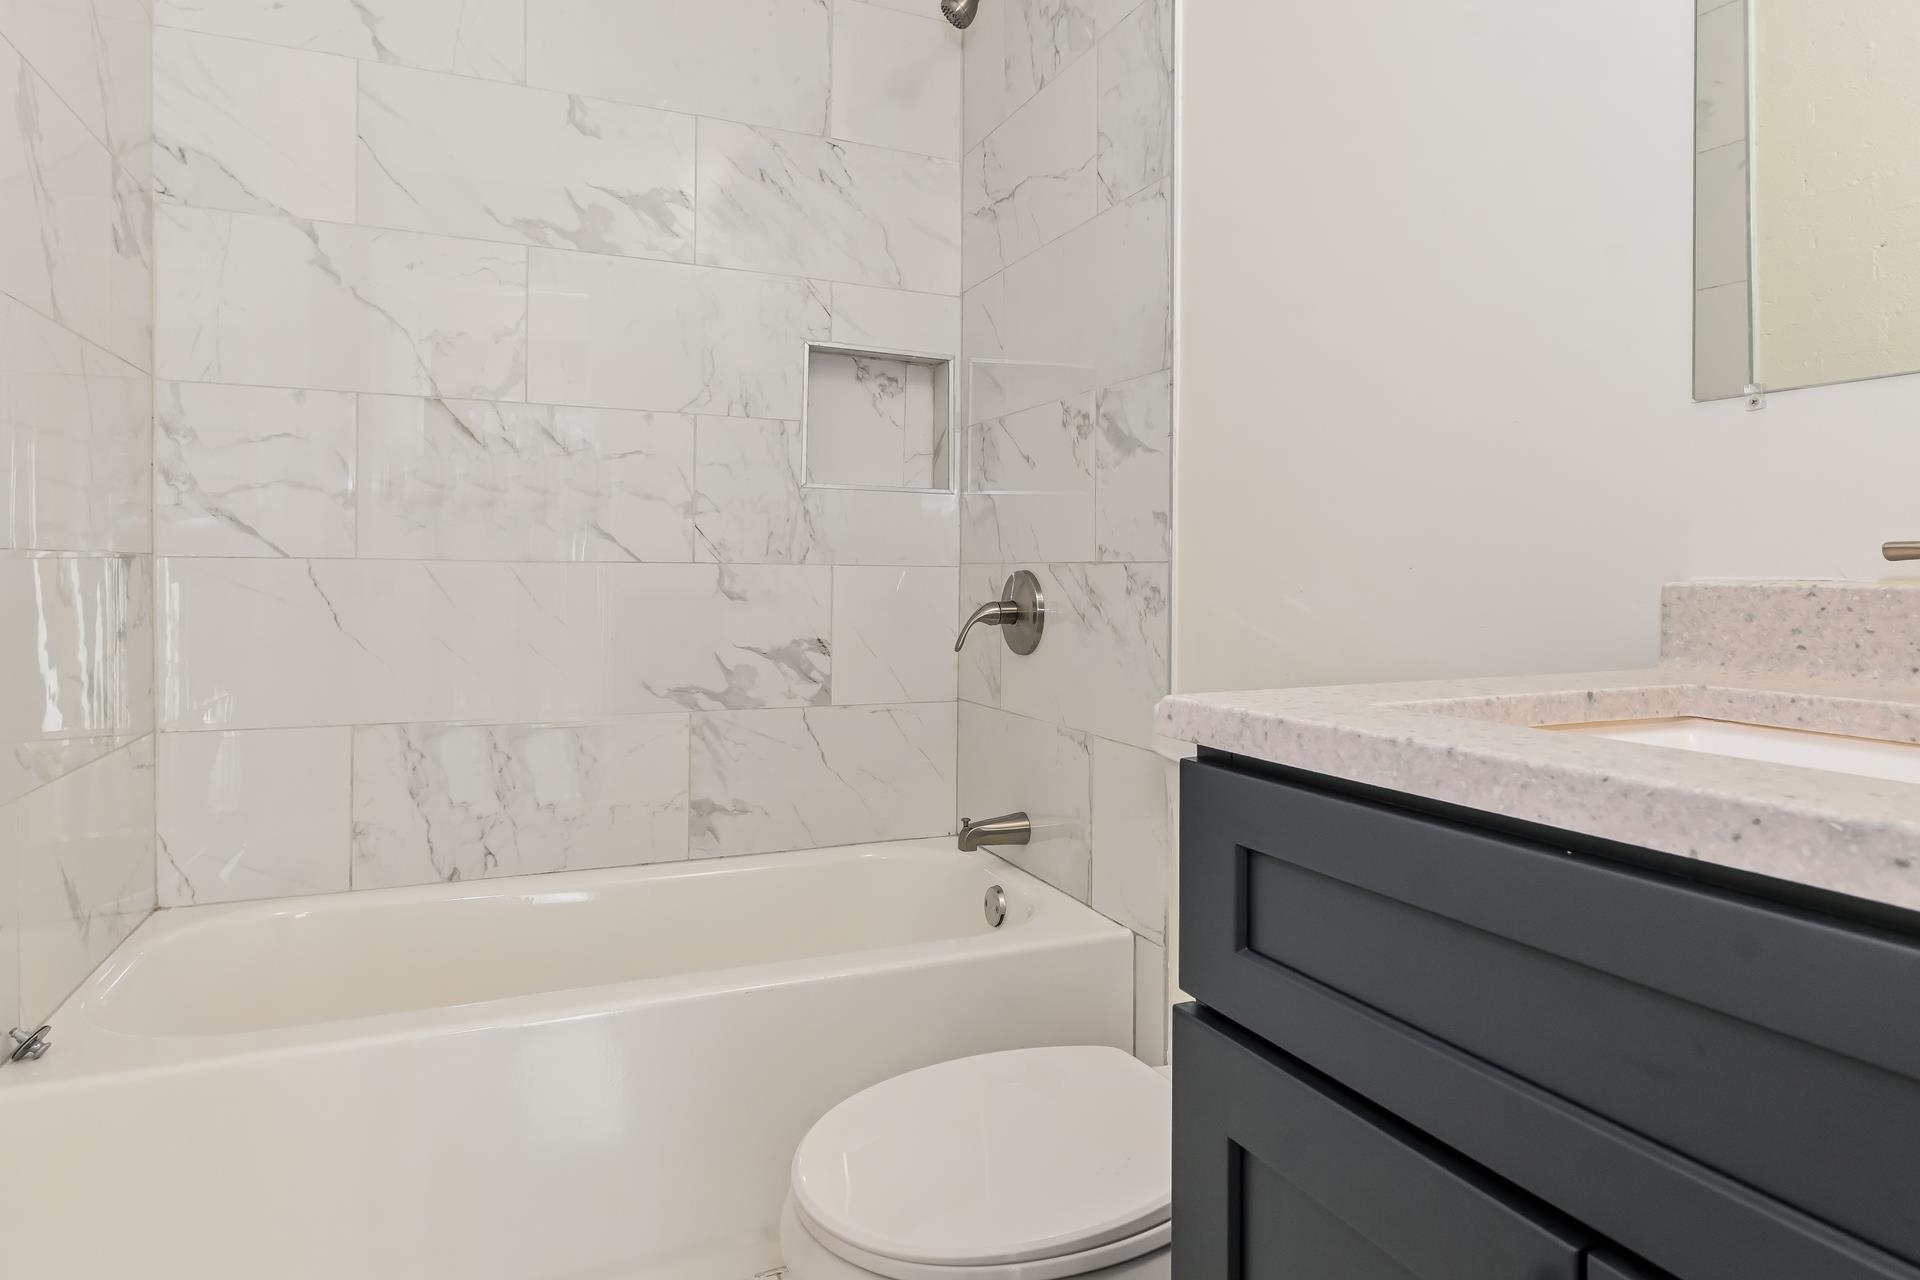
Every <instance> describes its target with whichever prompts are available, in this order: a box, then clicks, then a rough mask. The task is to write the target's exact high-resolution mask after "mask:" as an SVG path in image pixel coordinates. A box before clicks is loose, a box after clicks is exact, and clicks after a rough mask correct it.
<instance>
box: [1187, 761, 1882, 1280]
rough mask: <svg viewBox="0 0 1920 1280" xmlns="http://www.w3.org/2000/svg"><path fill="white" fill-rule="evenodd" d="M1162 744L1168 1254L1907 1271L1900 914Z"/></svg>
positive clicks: (1540, 1276)
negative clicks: (1167, 826) (1171, 1140)
mask: <svg viewBox="0 0 1920 1280" xmlns="http://www.w3.org/2000/svg"><path fill="white" fill-rule="evenodd" d="M1182 768H1183V774H1182V781H1181V785H1182V793H1181V821H1180V841H1181V870H1180V890H1181V917H1180V919H1181V935H1180V948H1181V950H1180V978H1181V986H1182V987H1183V988H1184V989H1185V990H1186V991H1188V992H1190V993H1191V994H1192V995H1193V996H1194V997H1195V999H1196V1001H1197V1003H1195V1004H1190V1005H1186V1006H1183V1007H1182V1008H1180V1009H1179V1010H1178V1011H1177V1012H1176V1016H1175V1027H1174V1062H1175V1072H1174V1090H1175V1144H1174V1170H1175V1179H1174V1221H1175V1222H1176V1224H1177V1226H1178V1230H1177V1231H1176V1232H1175V1256H1174V1274H1175V1276H1176V1277H1178V1280H1408V1278H1414V1280H1581V1278H1582V1277H1585V1278H1586V1280H1664V1278H1668V1277H1671V1280H1920V916H1915V915H1914V914H1913V913H1910V912H1906V911H1902V910H1898V909H1895V908H1891V907H1879V906H1875V905H1873V904H1870V903H1866V902H1862V901H1858V900H1853V899H1843V898H1841V897H1839V896H1838V895H1831V894H1822V893H1820V892H1818V891H1816V890H1812V889H1808V890H1805V891H1800V890H1796V889H1790V888H1787V887H1785V886H1779V885H1777V884H1776V883H1775V882H1771V881H1761V880H1759V879H1758V878H1757V877H1750V876H1741V875H1739V874H1738V873H1735V872H1729V871H1725V870H1722V869H1716V868H1712V867H1708V866H1705V865H1696V864H1690V863H1686V862H1684V861H1683V860H1682V859H1679V858H1675V857H1672V856H1670V855H1665V854H1653V853H1649V852H1647V851H1644V850H1640V849H1636V848H1633V847H1629V846H1626V845H1620V844H1615V843H1611V842H1608V841H1605V840H1601V839H1598V838H1594V837H1590V836H1582V835H1577V834H1573V833H1568V832H1561V831H1555V830H1550V829H1546V828H1541V827H1533V826H1528V825H1525V824H1522V823H1518V822H1514V821H1511V820H1507V819H1502V818H1496V817H1494V816H1492V815H1489V814H1485V813H1480V812H1477V811H1470V810H1464V809H1458V808H1453V807H1450V806H1447V805H1444V804H1441V803H1438V802H1435V801H1429V800H1424V799H1417V798H1414V797H1411V796H1406V795H1400V794H1395V793H1391V792H1387V791H1382V790H1378V789H1375V788H1368V787H1362V786H1358V785H1354V784H1348V783H1343V782H1340V781H1338V780H1335V779H1332V778H1328V777H1323V776H1318V775H1314V774H1309V773H1303V772H1300V771H1297V770H1293V769H1289V768H1285V767H1281V766H1277V765H1273V764H1268V763H1265V762H1262V761H1256V760H1252V759H1249V758H1246V757H1243V756H1237V755H1232V754H1228V753H1224V752H1219V751H1204V750H1203V751H1202V753H1201V756H1200V758H1199V759H1197V760H1192V761H1188V762H1187V763H1186V764H1184V765H1183V766H1182Z"/></svg>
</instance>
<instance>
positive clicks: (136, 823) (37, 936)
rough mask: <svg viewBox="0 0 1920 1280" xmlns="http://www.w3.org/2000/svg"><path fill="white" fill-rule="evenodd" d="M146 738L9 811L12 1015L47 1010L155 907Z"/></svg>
mask: <svg viewBox="0 0 1920 1280" xmlns="http://www.w3.org/2000/svg"><path fill="white" fill-rule="evenodd" d="M153 799H154V795H153V738H152V736H151V735H149V736H147V737H144V738H141V739H139V740H138V741H136V742H134V743H133V744H132V745H131V746H128V747H126V748H124V749H122V750H120V751H116V752H114V753H113V754H111V755H108V756H105V757H103V758H101V759H99V760H96V761H94V762H93V763H92V764H89V765H87V766H86V767H85V768H82V769H79V770H77V771H76V772H74V773H70V774H68V775H66V776H65V777H63V778H61V779H59V780H58V781H56V782H52V783H49V784H48V785H46V786H44V787H42V788H40V789H39V790H38V791H35V792H33V793H32V794H31V795H29V796H27V797H26V798H24V799H22V800H18V801H15V802H14V804H12V805H10V806H9V807H8V808H9V812H8V813H6V814H5V815H4V819H3V825H4V827H5V829H6V831H7V833H8V836H7V838H8V839H9V840H11V841H12V842H13V845H14V848H15V851H16V852H15V856H16V857H17V858H18V860H19V872H20V889H19V907H18V909H19V915H20V936H19V944H20V962H19V965H20V1015H21V1017H22V1018H24V1019H26V1020H28V1021H37V1020H39V1019H42V1018H45V1017H46V1016H47V1015H48V1014H50V1013H52V1012H53V1010H54V1008H55V1007H56V1006H57V1005H59V1003H60V1002H61V1001H62V1000H64V999H66V998H67V996H68V995H69V994H71V993H72V991H73V989H74V988H75V987H77V986H78V985H79V984H80V982H81V980H82V979H84V978H85V977H86V976H87V975H88V974H89V973H91V972H93V970H94V969H95V968H96V967H97V966H98V965H99V964H100V962H101V961H102V960H105V959H106V958H107V955H108V954H109V953H110V952H111V951H112V950H113V949H114V948H115V947H116V946H118V945H120V943H121V941H122V940H123V939H125V938H126V936H127V935H128V934H129V933H132V932H133V930H134V927H135V926H136V925H138V924H139V923H140V921H142V920H144V919H145V918H146V917H147V916H148V915H149V914H150V913H151V912H152V911H153V907H154V881H153Z"/></svg>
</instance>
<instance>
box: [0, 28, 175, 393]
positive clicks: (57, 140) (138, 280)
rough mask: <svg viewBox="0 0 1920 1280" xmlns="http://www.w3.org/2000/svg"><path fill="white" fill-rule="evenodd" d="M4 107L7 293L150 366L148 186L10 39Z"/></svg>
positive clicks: (3, 55) (0, 86)
mask: <svg viewBox="0 0 1920 1280" xmlns="http://www.w3.org/2000/svg"><path fill="white" fill-rule="evenodd" d="M0 101H5V102H7V103H9V104H11V110H10V113H9V117H8V118H9V120H10V122H11V123H10V124H9V125H8V127H5V128H0V227H4V228H6V231H7V234H6V235H4V236H0V292H4V293H7V294H9V295H11V296H12V297H13V298H15V299H16V300H18V301H20V302H23V303H25V304H26V305H27V306H29V307H32V308H33V309H34V310H36V311H38V312H39V313H41V314H42V315H44V316H47V317H49V318H51V319H53V320H55V321H58V322H59V323H60V324H62V325H63V326H65V327H67V328H69V329H71V330H73V331H74V332H75V333H78V334H79V335H80V336H81V337H83V338H86V339H88V340H89V341H91V342H93V343H95V344H97V345H99V346H102V347H105V348H106V349H107V350H108V351H110V352H112V353H113V354H114V355H116V356H119V357H120V358H121V359H122V360H126V361H128V362H129V363H132V364H135V365H136V366H138V367H140V368H145V367H147V363H148V351H149V346H150V342H151V335H152V325H151V314H150V306H149V302H150V291H149V287H148V279H147V273H148V271H149V269H150V265H151V257H150V252H151V245H150V243H149V237H148V235H147V223H148V216H147V211H148V208H149V199H148V196H147V194H146V187H145V184H144V183H143V182H141V181H139V180H138V179H136V178H135V177H133V176H132V175H131V174H130V173H129V172H128V171H126V170H124V169H122V168H120V167H119V166H117V165H116V164H115V163H114V160H113V156H112V153H111V152H110V151H109V150H108V149H107V145H106V144H105V143H104V142H102V141H100V140H99V139H98V138H96V137H94V135H93V134H92V133H90V132H88V130H87V127H86V125H85V124H83V123H82V122H81V120H80V118H79V117H78V116H76V115H74V113H73V112H72V111H71V110H70V109H69V108H68V107H67V105H66V104H65V103H63V102H62V101H61V100H60V99H59V97H58V95H56V94H55V93H54V92H53V90H52V89H51V88H49V87H48V85H47V83H46V82H45V81H44V80H42V79H41V78H40V77H39V76H38V75H37V74H35V73H34V72H33V71H32V69H30V68H29V67H28V66H27V64H26V63H25V62H23V61H22V60H21V59H20V57H19V55H18V54H16V53H15V52H14V51H13V49H12V48H11V47H9V46H7V45H5V44H4V43H0Z"/></svg>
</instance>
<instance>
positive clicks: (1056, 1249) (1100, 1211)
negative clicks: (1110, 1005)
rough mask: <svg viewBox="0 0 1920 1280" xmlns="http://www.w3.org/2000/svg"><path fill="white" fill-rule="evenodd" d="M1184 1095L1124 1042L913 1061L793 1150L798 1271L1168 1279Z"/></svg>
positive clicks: (787, 1244)
mask: <svg viewBox="0 0 1920 1280" xmlns="http://www.w3.org/2000/svg"><path fill="white" fill-rule="evenodd" d="M1172 1140H1173V1090H1172V1086H1171V1085H1170V1084H1168V1082H1167V1080H1166V1078H1165V1077H1164V1076H1162V1075H1161V1074H1160V1073H1159V1072H1157V1071H1155V1070H1154V1069H1153V1068H1151V1067H1148V1066H1145V1065H1144V1064H1142V1063H1141V1062H1139V1061H1138V1060H1136V1059H1135V1058H1133V1057H1131V1056H1129V1055H1127V1054H1125V1053H1122V1052H1121V1051H1120V1050H1118V1049H1108V1048H1093V1047H1083V1048H1063V1049H1016V1050H1013V1051H1012V1052H1009V1053H990V1054H987V1055H985V1056H983V1057H978V1058H962V1059H960V1060H958V1061H956V1062H943V1063H940V1064H938V1065H937V1066H932V1067H925V1068H922V1069H921V1070H919V1071H910V1072H908V1073H907V1074H906V1075H903V1076H895V1077H894V1078H893V1079H891V1080H885V1081H882V1082H881V1083H879V1084H877V1085H875V1086H873V1087H872V1088H871V1089H868V1090H866V1091H864V1092H862V1093H857V1094H855V1095H854V1096H853V1097H851V1098H848V1099H847V1100H846V1101H845V1102H843V1103H841V1104H840V1105H839V1106H837V1107H835V1108H834V1109H833V1110H831V1111H829V1112H827V1114H826V1115H824V1116H822V1117H821V1118H820V1121H819V1123H817V1124H815V1125H814V1126H813V1128H812V1130H811V1131H809V1132H808V1134H807V1136H806V1137H805V1138H804V1139H803V1140H802V1141H801V1143H800V1149H799V1150H798V1151H797V1152H795V1153H794V1157H793V1185H792V1190H791V1193H790V1194H789V1195H788V1196H787V1205H786V1210H785V1212H784V1213H782V1214H781V1219H780V1242H781V1244H782V1246H783V1247H784V1249H785V1252H786V1264H787V1275H788V1278H789V1280H872V1277H874V1276H885V1277H888V1280H1056V1278H1057V1277H1067V1276H1071V1277H1087V1278H1088V1280H1095V1278H1097V1280H1169V1277H1171V1275H1172V1265H1171V1259H1170V1252H1171V1249H1170V1244H1169V1242H1170V1241H1171V1240H1172V1238H1173V1224H1172V1220H1171V1216H1172V1203H1171V1201H1172V1182H1173V1176H1172Z"/></svg>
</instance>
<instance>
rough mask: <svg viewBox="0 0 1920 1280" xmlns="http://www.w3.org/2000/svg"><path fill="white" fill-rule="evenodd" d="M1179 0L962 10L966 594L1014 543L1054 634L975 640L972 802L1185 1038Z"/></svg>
mask: <svg viewBox="0 0 1920 1280" xmlns="http://www.w3.org/2000/svg"><path fill="white" fill-rule="evenodd" d="M1172 52H1173V0H1001V2H999V3H990V4H985V5H982V7H981V10H980V16H979V19H978V20H977V21H976V22H975V24H974V26H973V27H972V28H971V29H970V30H969V31H968V33H967V38H966V56H965V68H964V74H965V85H966V88H965V105H964V113H963V135H962V136H963V141H964V144H965V147H966V151H965V153H964V156H963V158H962V161H961V183H962V199H963V201H964V204H965V222H964V225H963V229H962V242H963V246H964V252H963V254H962V264H961V278H962V281H963V284H964V285H965V294H964V299H963V312H964V325H965V338H964V348H963V349H964V353H965V358H966V365H967V368H966V377H967V379H968V388H967V390H968V401H969V412H968V414H967V422H968V423H969V426H968V440H967V450H968V452H967V465H966V467H965V477H964V479H965V481H966V483H965V485H964V488H965V493H964V496H963V507H962V519H961V525H962V528H961V551H962V560H963V565H962V569H961V578H962V582H961V585H962V590H961V599H962V605H963V607H970V606H971V605H972V604H974V603H977V602H979V601H981V600H986V599H990V598H993V597H994V595H995V594H996V593H997V592H998V590H999V586H1000V583H1001V582H1002V581H1003V580H1004V579H1005V577H1006V575H1007V573H1008V572H1009V571H1010V570H1011V569H1013V568H1019V567H1026V568H1031V569H1033V570H1034V571H1035V572H1036V573H1037V574H1039V576H1040V579H1041V583H1042V586H1043V589H1044V591H1045V593H1046V598H1047V602H1048V609H1049V613H1048V619H1047V634H1046V638H1045V640H1044V642H1043V643H1042V644H1041V646H1040V649H1039V650H1038V652H1036V653H1035V654H1033V655H1032V656H1031V657H1027V658H1020V657H1016V656H1014V655H1012V654H1010V653H1009V652H1008V651H1007V650H1006V648H1005V647H1004V646H1003V645H1001V644H999V643H997V642H994V641H992V639H991V638H990V637H989V638H988V639H987V640H986V641H985V642H981V641H976V642H974V643H972V644H969V646H968V651H967V653H966V654H965V656H964V657H963V660H962V663H961V669H960V676H959V681H960V697H961V699H962V701H961V705H960V739H959V750H960V763H959V770H960V810H961V812H962V813H963V814H966V815H969V816H976V815H982V814H991V813H1001V812H1005V811H1008V810H1012V809H1021V808H1024V809H1026V810H1028V811H1029V812H1030V813H1031V814H1032V815H1033V816H1034V818H1035V821H1036V824H1037V828H1038V830H1037V832H1036V839H1035V840H1034V842H1033V843H1032V844H1031V845H1029V846H1028V847H1027V848H1025V849H1010V850H1006V851H1005V852H1006V853H1007V854H1008V855H1009V856H1010V857H1011V858H1012V859H1013V860H1014V861H1016V862H1019V863H1021V864H1022V865H1024V866H1026V867H1028V868H1029V869H1030V870H1032V871H1034V872H1035V873H1036V874H1038V875H1040V876H1042V877H1043V878H1045V879H1046V880H1048V881H1049V882H1051V883H1053V884H1055V885H1058V886H1060V887H1061V888H1063V889H1065V890H1067V891H1068V892H1070V893H1072V894H1074V895H1075V896H1076V897H1079V898H1081V899H1083V900H1085V901H1088V902H1090V903H1092V905H1093V906H1094V907H1095V908H1097V909H1098V910H1100V911H1102V912H1104V913H1105V914H1107V915H1108V916H1111V917H1112V918H1113V919H1115V920H1118V921H1120V922H1121V923H1123V924H1125V925H1126V926H1127V927H1128V928H1130V929H1131V930H1132V931H1133V933H1134V935H1135V954H1136V961H1137V963H1136V971H1137V982H1136V995H1137V999H1138V1002H1139V1015H1140V1016H1139V1019H1138V1021H1139V1035H1138V1050H1139V1052H1140V1053H1141V1055H1142V1056H1143V1057H1146V1058H1148V1059H1149V1060H1153V1059H1156V1058H1157V1057H1158V1056H1159V1055H1161V1054H1162V1053H1164V1050H1165V1040H1164V1037H1165V1026H1166V1017H1165V1012H1166V1011H1165V1005H1166V968H1167V966H1166V945H1167V910H1168V907H1167V904H1168V880H1169V866H1170V861H1171V859H1170V847H1171V841H1172V818H1171V813H1172V781H1173V770H1172V768H1171V766H1170V764H1169V763H1168V762H1167V761H1166V760H1165V759H1163V758H1162V757H1161V756H1160V755H1158V754H1157V753H1156V752H1155V751H1154V750H1153V739H1152V710H1153V706H1154V703H1155V702H1156V701H1157V700H1158V699H1159V698H1160V697H1161V696H1162V695H1164V694H1165V693H1166V692H1167V691H1168V685H1169V680H1170V669H1169V664H1168V646H1169V640H1170V614H1169V609H1168V589H1169V577H1168V562H1169V560H1170V558H1171V556H1170V547H1169V537H1170V531H1171V520H1170V512H1171V493H1172V475H1171V457H1172V443H1173V438H1172V386H1171V375H1170V369H1171V364H1172V359H1171V300H1172V247H1171V237H1170V228H1169V212H1168V211H1169V182H1170V179H1171V174H1172V163H1171V157H1172V103H1173V56H1172Z"/></svg>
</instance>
